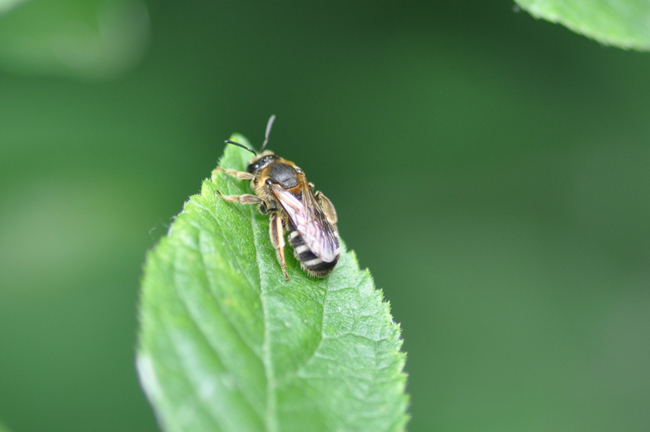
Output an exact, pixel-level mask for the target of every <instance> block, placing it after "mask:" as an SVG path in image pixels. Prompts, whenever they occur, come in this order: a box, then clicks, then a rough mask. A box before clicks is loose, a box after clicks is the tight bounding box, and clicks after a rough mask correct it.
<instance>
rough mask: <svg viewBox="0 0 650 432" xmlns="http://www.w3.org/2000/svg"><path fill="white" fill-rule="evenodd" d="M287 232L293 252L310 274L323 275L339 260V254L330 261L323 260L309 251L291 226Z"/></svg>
mask: <svg viewBox="0 0 650 432" xmlns="http://www.w3.org/2000/svg"><path fill="white" fill-rule="evenodd" d="M291 228H292V229H291V231H290V232H289V242H290V243H291V246H293V254H294V255H295V256H296V259H297V260H298V261H300V265H301V266H302V268H303V269H304V270H305V271H306V272H307V273H309V274H310V275H312V276H317V277H325V276H327V275H328V274H330V273H331V272H332V270H333V269H334V266H335V265H336V263H337V262H338V260H339V256H338V255H337V256H336V259H334V261H332V262H325V261H323V260H322V259H320V258H319V257H317V256H316V255H314V253H313V252H312V251H311V249H309V247H308V246H307V245H306V244H305V241H304V240H303V239H302V237H301V236H300V234H299V233H298V231H296V230H295V229H293V227H291Z"/></svg>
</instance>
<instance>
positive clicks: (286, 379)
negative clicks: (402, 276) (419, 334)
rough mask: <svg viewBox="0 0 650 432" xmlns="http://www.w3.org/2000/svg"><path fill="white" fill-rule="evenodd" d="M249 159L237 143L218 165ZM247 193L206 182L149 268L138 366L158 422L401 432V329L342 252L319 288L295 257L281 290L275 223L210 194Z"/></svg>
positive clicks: (236, 185)
mask: <svg viewBox="0 0 650 432" xmlns="http://www.w3.org/2000/svg"><path fill="white" fill-rule="evenodd" d="M232 139H233V140H236V141H239V142H245V139H244V138H243V137H241V136H234V137H233V138H232ZM249 157H250V154H249V153H248V152H246V151H244V150H242V149H240V148H237V147H235V146H229V147H228V148H227V149H226V153H225V156H224V158H223V159H222V161H221V165H222V166H224V167H229V168H235V169H240V170H242V169H244V168H245V163H246V161H247V160H248V159H249ZM245 183H246V182H242V181H238V180H235V179H232V178H230V177H225V176H224V175H223V174H218V175H214V176H213V179H212V181H210V180H206V181H205V182H204V183H203V187H202V192H201V195H195V196H192V197H191V198H190V200H189V201H188V202H187V203H186V204H185V207H184V210H183V212H182V213H181V214H180V215H179V216H178V217H177V219H176V220H175V222H174V223H173V224H172V227H171V229H170V231H169V233H168V235H167V236H166V237H165V238H164V239H163V240H162V241H161V242H160V244H159V245H158V246H157V247H156V248H155V250H154V251H153V252H151V253H150V254H149V256H148V258H147V264H146V268H145V277H144V281H143V292H142V303H141V311H140V314H141V326H142V327H141V334H140V347H139V351H138V370H139V374H140V379H141V382H142V384H143V386H144V389H145V391H146V393H147V395H148V397H149V400H150V401H151V403H152V404H153V406H154V409H155V411H156V414H157V416H158V419H159V422H160V424H161V425H162V426H163V428H164V429H165V430H167V431H192V432H200V431H237V432H239V431H373V432H376V431H400V430H403V429H404V427H405V424H406V421H407V416H406V414H405V411H406V405H407V400H408V398H407V396H406V395H405V393H404V386H405V380H406V377H405V375H404V373H403V372H402V369H403V366H404V359H405V356H404V353H400V352H399V348H400V346H401V340H400V338H399V336H400V330H399V326H398V325H397V324H395V323H393V321H392V318H391V316H390V313H389V306H388V304H387V303H385V302H383V300H382V294H381V292H380V291H378V290H377V289H375V287H374V284H373V281H372V278H371V276H370V273H369V272H368V271H360V270H359V269H358V264H357V261H356V258H355V256H354V254H353V253H352V252H343V253H342V256H341V260H340V261H339V264H338V265H337V267H336V269H335V270H334V272H333V273H332V274H331V275H330V276H329V277H328V278H326V279H314V278H310V277H308V276H307V275H306V274H305V273H304V272H303V271H302V270H301V269H300V267H299V264H298V262H296V260H295V259H293V257H292V256H290V255H291V252H290V251H288V253H287V259H288V272H289V277H290V278H291V280H290V281H289V282H286V281H285V280H284V277H283V276H282V272H281V271H280V267H279V265H278V263H277V261H276V258H275V252H274V250H273V248H272V246H271V243H270V240H269V235H268V218H267V217H265V216H263V215H260V214H259V213H258V212H257V211H256V210H255V208H253V207H250V206H243V205H239V204H233V203H227V202H225V201H223V200H221V199H219V198H218V197H216V196H215V188H218V189H219V190H221V191H222V192H224V193H225V194H241V193H245V192H249V191H248V190H247V188H248V186H247V185H246V184H245ZM342 219H344V216H343V217H342ZM343 223H344V222H343Z"/></svg>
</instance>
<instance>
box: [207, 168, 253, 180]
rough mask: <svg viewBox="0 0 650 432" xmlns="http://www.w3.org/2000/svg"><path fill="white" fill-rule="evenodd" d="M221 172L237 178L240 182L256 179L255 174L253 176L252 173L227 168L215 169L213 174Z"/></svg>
mask: <svg viewBox="0 0 650 432" xmlns="http://www.w3.org/2000/svg"><path fill="white" fill-rule="evenodd" d="M219 171H223V172H225V173H226V174H228V175H229V176H233V177H235V178H237V179H239V180H253V179H254V178H255V176H254V175H253V174H251V173H247V172H243V171H237V170H232V169H226V168H221V167H217V168H215V170H214V171H212V172H213V173H217V172H219Z"/></svg>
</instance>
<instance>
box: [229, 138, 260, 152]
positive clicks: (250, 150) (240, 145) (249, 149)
mask: <svg viewBox="0 0 650 432" xmlns="http://www.w3.org/2000/svg"><path fill="white" fill-rule="evenodd" d="M225 142H226V144H234V145H236V146H238V147H241V148H243V149H246V150H248V151H249V152H251V153H253V154H254V155H257V152H256V151H255V150H253V149H252V148H248V147H246V146H245V145H244V144H239V143H238V142H234V141H230V140H226V141H225Z"/></svg>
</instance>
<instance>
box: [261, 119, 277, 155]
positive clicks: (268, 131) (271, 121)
mask: <svg viewBox="0 0 650 432" xmlns="http://www.w3.org/2000/svg"><path fill="white" fill-rule="evenodd" d="M274 120H275V114H273V115H272V116H271V118H270V119H269V122H268V123H267V124H266V135H265V136H264V144H262V150H260V151H261V152H263V151H264V147H266V145H267V144H268V142H269V133H271V126H273V121H274Z"/></svg>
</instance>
